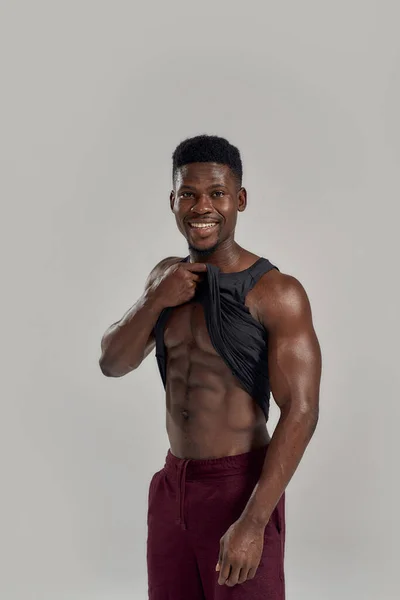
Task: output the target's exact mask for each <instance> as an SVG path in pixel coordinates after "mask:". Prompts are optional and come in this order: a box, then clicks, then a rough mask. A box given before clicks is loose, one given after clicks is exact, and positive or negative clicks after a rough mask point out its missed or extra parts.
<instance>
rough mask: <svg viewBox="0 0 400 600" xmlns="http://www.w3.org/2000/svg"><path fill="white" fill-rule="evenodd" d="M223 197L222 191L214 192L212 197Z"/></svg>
mask: <svg viewBox="0 0 400 600" xmlns="http://www.w3.org/2000/svg"><path fill="white" fill-rule="evenodd" d="M223 195H224V192H223V191H222V190H218V191H216V192H214V196H217V197H218V198H220V197H221V196H223Z"/></svg>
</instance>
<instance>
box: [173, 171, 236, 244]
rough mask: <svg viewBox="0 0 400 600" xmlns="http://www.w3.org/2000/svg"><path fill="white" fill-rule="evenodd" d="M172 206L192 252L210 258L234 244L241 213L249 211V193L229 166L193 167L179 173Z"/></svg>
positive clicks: (175, 183) (176, 177) (175, 182)
mask: <svg viewBox="0 0 400 600" xmlns="http://www.w3.org/2000/svg"><path fill="white" fill-rule="evenodd" d="M170 202H171V210H172V211H173V213H174V215H175V219H176V224H177V226H178V229H179V231H180V232H181V233H182V235H183V236H184V237H185V238H186V239H187V241H188V245H189V248H190V249H191V250H195V251H196V252H198V253H200V254H202V255H208V254H211V253H212V252H214V250H216V248H218V246H220V245H221V244H222V243H223V242H226V241H228V243H229V241H233V238H234V232H235V227H236V220H237V213H238V212H242V211H243V210H244V209H245V208H246V190H245V189H244V188H242V187H240V185H239V183H238V180H237V178H236V176H235V174H234V173H233V172H232V170H231V169H230V168H229V167H228V166H227V165H223V164H219V163H212V162H197V163H189V164H187V165H184V166H182V167H180V168H179V169H178V170H177V172H176V175H175V181H174V189H173V191H172V192H171V196H170Z"/></svg>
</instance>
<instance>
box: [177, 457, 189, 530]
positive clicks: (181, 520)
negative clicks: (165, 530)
mask: <svg viewBox="0 0 400 600" xmlns="http://www.w3.org/2000/svg"><path fill="white" fill-rule="evenodd" d="M189 460H190V458H187V459H185V460H184V461H183V462H181V463H180V464H179V465H178V488H179V489H178V509H179V510H178V515H179V516H178V519H177V524H178V525H182V529H187V527H186V523H185V517H184V504H185V487H186V468H187V466H188V462H189Z"/></svg>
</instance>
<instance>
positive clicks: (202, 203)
mask: <svg viewBox="0 0 400 600" xmlns="http://www.w3.org/2000/svg"><path fill="white" fill-rule="evenodd" d="M191 210H192V211H193V212H197V213H199V214H203V213H206V212H211V211H212V210H213V205H212V202H211V198H210V196H208V194H201V195H200V196H198V197H197V201H196V202H195V204H194V205H193V206H192V208H191Z"/></svg>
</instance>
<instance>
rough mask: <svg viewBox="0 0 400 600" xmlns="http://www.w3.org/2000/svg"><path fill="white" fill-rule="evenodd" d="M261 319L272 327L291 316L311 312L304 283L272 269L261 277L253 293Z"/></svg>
mask: <svg viewBox="0 0 400 600" xmlns="http://www.w3.org/2000/svg"><path fill="white" fill-rule="evenodd" d="M251 294H252V302H253V303H254V305H255V307H256V310H257V314H258V316H259V319H260V320H261V321H262V322H264V323H265V324H268V325H270V326H271V325H272V324H273V322H275V321H276V320H278V319H282V318H285V317H286V316H290V315H295V314H297V315H299V316H301V315H302V314H304V313H305V312H308V311H309V300H308V297H307V293H306V291H305V289H304V287H303V285H302V283H301V282H300V281H299V280H298V279H297V278H296V277H294V276H293V275H290V274H288V273H284V272H282V271H279V270H278V269H271V270H270V271H268V273H265V274H264V275H262V277H260V279H259V280H258V281H257V283H256V285H255V286H254V288H253V290H252V291H251Z"/></svg>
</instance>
